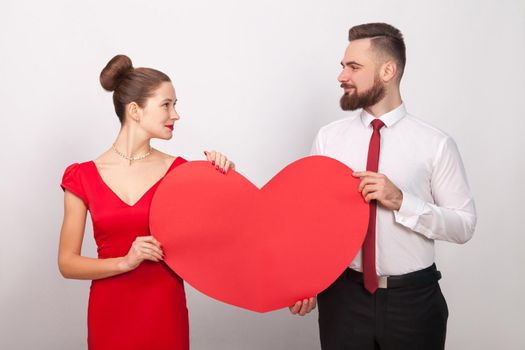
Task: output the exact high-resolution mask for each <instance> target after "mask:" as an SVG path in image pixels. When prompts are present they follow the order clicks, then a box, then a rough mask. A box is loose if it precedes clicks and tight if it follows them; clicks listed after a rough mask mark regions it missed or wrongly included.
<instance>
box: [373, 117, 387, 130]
mask: <svg viewBox="0 0 525 350" xmlns="http://www.w3.org/2000/svg"><path fill="white" fill-rule="evenodd" d="M383 126H385V123H383V122H382V121H381V120H380V119H374V120H372V127H373V128H374V131H379V129H381V128H382V127H383Z"/></svg>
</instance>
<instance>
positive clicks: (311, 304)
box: [289, 297, 317, 316]
mask: <svg viewBox="0 0 525 350" xmlns="http://www.w3.org/2000/svg"><path fill="white" fill-rule="evenodd" d="M316 304H317V298H316V297H312V298H309V299H304V300H299V301H298V302H296V303H295V304H294V305H292V306H290V307H289V309H290V312H291V313H292V314H293V315H301V316H304V315H306V314H307V313H309V312H310V311H312V310H313V309H315V305H316Z"/></svg>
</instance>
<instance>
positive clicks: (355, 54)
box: [343, 38, 371, 63]
mask: <svg viewBox="0 0 525 350" xmlns="http://www.w3.org/2000/svg"><path fill="white" fill-rule="evenodd" d="M370 45H371V40H370V39H369V38H366V39H357V40H352V41H350V43H349V44H348V46H347V47H346V50H345V56H344V59H343V61H344V62H347V61H360V60H361V61H362V60H370V59H371V51H370V50H369V49H370ZM344 62H343V63H344Z"/></svg>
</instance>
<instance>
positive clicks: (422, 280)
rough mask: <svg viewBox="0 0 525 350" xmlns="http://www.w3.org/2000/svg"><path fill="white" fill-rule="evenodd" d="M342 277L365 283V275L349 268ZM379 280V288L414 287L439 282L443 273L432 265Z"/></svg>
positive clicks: (382, 277)
mask: <svg viewBox="0 0 525 350" xmlns="http://www.w3.org/2000/svg"><path fill="white" fill-rule="evenodd" d="M342 276H345V277H346V278H348V279H349V280H351V281H354V282H359V283H363V273H362V272H359V271H356V270H353V269H351V268H347V269H346V270H345V272H343V275H342ZM377 279H378V284H379V288H402V287H413V286H422V285H426V284H431V283H434V282H437V281H439V280H440V279H441V272H439V271H438V270H437V268H436V264H432V265H430V266H429V267H427V268H425V269H423V270H419V271H414V272H409V273H406V274H404V275H397V276H378V277H377Z"/></svg>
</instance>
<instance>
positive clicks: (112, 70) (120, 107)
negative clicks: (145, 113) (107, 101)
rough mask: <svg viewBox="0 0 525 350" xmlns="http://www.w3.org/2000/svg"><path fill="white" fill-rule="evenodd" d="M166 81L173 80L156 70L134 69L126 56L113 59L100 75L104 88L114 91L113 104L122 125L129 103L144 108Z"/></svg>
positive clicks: (117, 56)
mask: <svg viewBox="0 0 525 350" xmlns="http://www.w3.org/2000/svg"><path fill="white" fill-rule="evenodd" d="M165 81H168V82H169V81H171V80H170V78H169V77H168V76H167V75H166V74H164V73H162V72H159V71H158V70H156V69H152V68H133V64H132V63H131V59H130V58H129V57H128V56H126V55H116V56H115V57H113V58H112V59H111V60H110V61H109V62H108V64H107V65H106V67H104V69H102V72H101V73H100V84H101V85H102V87H103V88H104V89H105V90H107V91H113V104H114V105H115V112H116V113H117V116H118V118H119V120H120V123H124V115H125V108H126V105H127V104H128V103H131V102H135V103H137V104H138V105H139V106H140V107H144V106H145V103H146V100H147V99H148V98H149V97H151V96H152V95H153V92H154V91H155V89H157V88H158V87H159V85H160V84H161V83H162V82H165Z"/></svg>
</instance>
